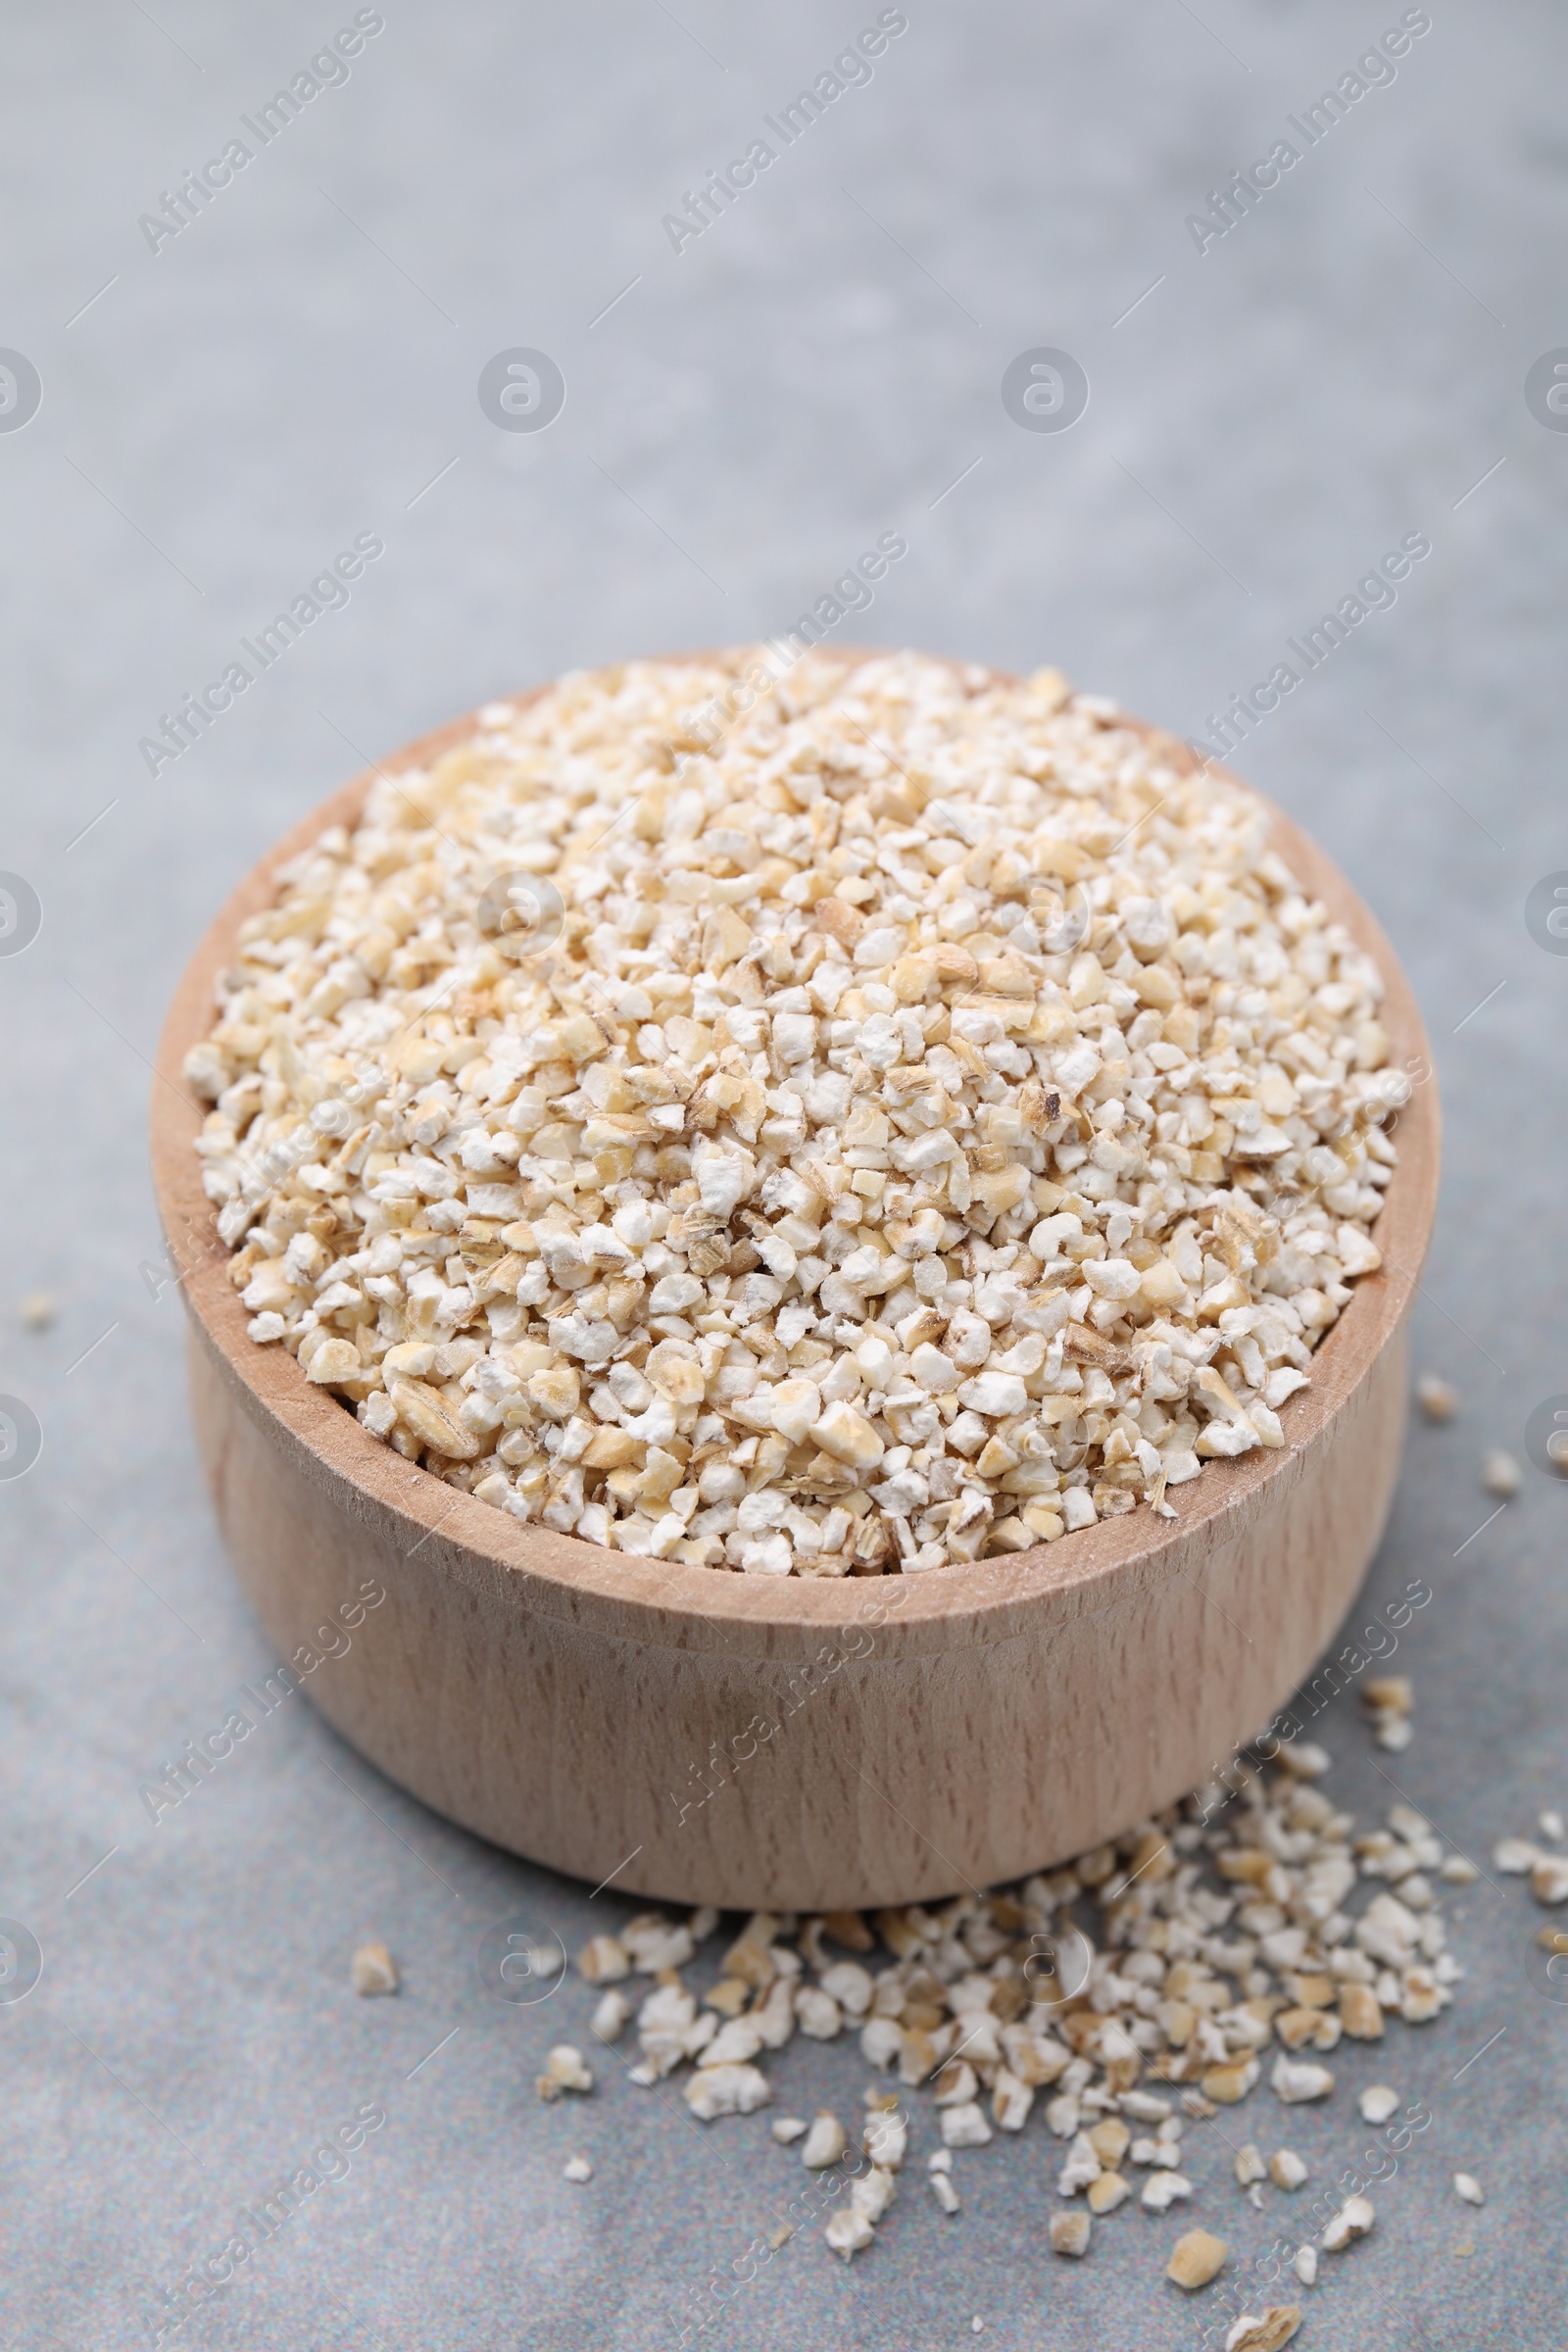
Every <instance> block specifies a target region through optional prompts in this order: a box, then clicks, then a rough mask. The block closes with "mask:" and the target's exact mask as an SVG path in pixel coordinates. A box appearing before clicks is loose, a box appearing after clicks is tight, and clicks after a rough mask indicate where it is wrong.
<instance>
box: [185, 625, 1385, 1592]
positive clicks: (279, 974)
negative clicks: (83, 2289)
mask: <svg viewBox="0 0 1568 2352" xmlns="http://www.w3.org/2000/svg"><path fill="white" fill-rule="evenodd" d="M779 666H780V664H779V662H778V660H777V657H776V656H773V657H764V656H763V655H761V654H756V653H754V654H747V653H741V654H736V655H733V656H726V657H721V658H715V659H711V660H705V661H700V662H689V663H688V662H682V663H675V662H631V663H627V664H625V665H623V666H619V667H615V668H612V669H606V670H600V671H591V672H575V673H573V674H571V675H569V676H567V677H565V678H564V679H562V680H561V681H560V683H559V684H557V685H556V686H554V687H553V688H551V689H550V690H549V691H548V692H547V693H545V694H544V695H542V696H541V697H540V698H539V699H538V700H537V701H535V702H533V703H531V704H529V705H527V706H526V707H525V708H515V707H514V706H512V705H510V704H496V705H492V706H490V707H488V708H487V709H486V710H485V711H482V712H481V714H480V720H479V724H478V727H477V729H476V731H475V732H474V734H473V735H472V737H471V738H470V739H469V740H468V741H467V742H466V743H465V744H464V745H463V746H462V747H461V748H459V749H457V750H454V751H451V752H449V753H447V754H446V755H445V756H444V757H443V758H441V759H439V760H436V761H435V762H434V764H433V765H432V766H431V767H430V768H429V769H428V770H425V771H417V772H415V771H404V772H403V773H401V774H400V775H398V776H396V777H391V776H386V777H383V778H381V779H380V780H379V781H378V782H376V783H375V784H374V786H373V787H372V789H371V791H370V793H369V796H368V801H367V804H366V808H365V813H364V816H363V819H362V821H361V822H360V824H359V825H358V826H357V827H356V828H355V829H354V831H353V832H349V831H347V830H345V829H344V828H343V827H341V826H340V827H337V828H334V829H333V830H331V831H330V832H327V833H325V834H324V835H323V836H322V837H321V838H320V839H319V841H318V842H317V843H316V844H315V845H314V846H313V848H312V849H311V850H310V851H308V852H307V853H306V854H305V855H304V856H302V857H301V858H297V859H295V860H294V861H293V863H292V864H291V865H290V866H288V867H287V868H286V869H285V870H284V871H283V872H282V873H281V874H280V876H279V881H278V896H277V901H276V904H275V905H274V906H273V907H270V909H269V910H268V911H267V912H265V913H263V914H259V915H256V916H254V917H252V918H251V919H250V920H249V921H248V922H246V923H245V924H244V925H243V926H242V929H241V933H240V937H239V943H238V948H237V952H236V960H235V963H234V965H233V967H232V968H231V969H230V970H228V971H227V972H225V973H224V974H223V975H222V977H221V985H220V990H219V998H220V1017H219V1019H218V1022H217V1025H216V1026H215V1028H214V1030H213V1033H212V1035H211V1037H210V1038H209V1039H208V1040H207V1041H206V1042H205V1043H204V1044H203V1045H201V1046H199V1047H197V1048H196V1049H195V1051H194V1052H193V1053H192V1054H190V1056H189V1057H188V1059H187V1064H186V1068H187V1074H188V1076H189V1077H190V1078H191V1079H192V1080H193V1082H194V1083H195V1084H196V1086H197V1087H198V1088H199V1089H200V1090H201V1092H202V1093H203V1094H204V1095H205V1096H206V1097H207V1099H208V1100H209V1101H211V1102H212V1103H213V1104H214V1108H213V1109H212V1111H211V1113H210V1115H209V1116H208V1118H207V1121H206V1125H205V1129H204V1131H203V1133H202V1135H201V1137H200V1139H199V1142H198V1145H197V1149H198V1151H199V1152H200V1153H201V1155H202V1158H203V1161H204V1163H205V1167H204V1173H205V1182H206V1187H207V1190H208V1193H209V1195H210V1197H211V1198H212V1200H213V1201H214V1202H215V1203H216V1204H217V1206H218V1209H219V1224H220V1230H221V1234H222V1236H223V1238H224V1240H225V1242H227V1243H228V1244H229V1245H230V1247H231V1248H232V1249H233V1250H234V1251H235V1257H234V1265H233V1272H234V1279H235V1282H236V1283H237V1284H238V1285H239V1286H240V1287H241V1290H242V1295H243V1298H244V1301H245V1304H246V1306H247V1307H248V1308H249V1309H250V1314H251V1320H250V1324H249V1329H250V1333H251V1336H252V1338H253V1339H255V1340H256V1341H257V1342H258V1343H259V1344H260V1345H263V1346H281V1347H284V1348H288V1349H290V1351H291V1352H293V1353H294V1354H296V1355H297V1356H298V1359H299V1362H300V1364H301V1366H302V1368H303V1369H304V1370H305V1372H306V1374H307V1376H308V1377H309V1379H311V1380H312V1381H314V1382H316V1383H318V1384H319V1386H321V1387H323V1388H325V1389H327V1390H329V1391H331V1392H333V1393H335V1394H336V1395H337V1396H339V1397H342V1398H344V1399H345V1400H346V1401H347V1402H348V1403H349V1404H350V1405H351V1406H352V1407H353V1409H354V1410H355V1411H356V1412H357V1413H358V1415H359V1417H360V1419H361V1421H362V1422H363V1423H364V1424H365V1426H366V1427H367V1428H368V1430H369V1431H370V1432H371V1433H372V1434H373V1435H374V1436H376V1437H377V1438H380V1439H383V1440H385V1441H386V1442H387V1443H388V1444H390V1445H392V1446H396V1447H397V1448H398V1450H399V1451H400V1452H402V1453H403V1454H405V1455H406V1456H408V1457H409V1458H410V1459H411V1460H415V1461H419V1462H422V1463H423V1464H424V1465H425V1466H426V1467H427V1468H429V1469H430V1470H432V1471H433V1472H435V1473H436V1474H437V1475H439V1476H440V1477H442V1478H444V1479H446V1480H448V1481H449V1482H450V1483H451V1484H452V1485H454V1486H457V1487H459V1488H463V1489H465V1490H467V1491H470V1492H472V1493H473V1494H475V1495H478V1496H479V1497H480V1498H481V1499H482V1500H483V1501H485V1502H489V1503H493V1504H496V1505H499V1506H500V1507H501V1508H503V1509H505V1510H508V1511H510V1512H512V1513H513V1514H514V1515H515V1517H517V1518H518V1519H521V1520H524V1521H529V1520H535V1521H540V1520H542V1521H543V1522H544V1523H545V1524H546V1525H548V1526H551V1527H555V1528H559V1529H563V1530H569V1531H575V1533H577V1534H578V1535H580V1536H582V1537H585V1538H586V1539H587V1540H589V1541H590V1542H593V1543H596V1544H607V1545H612V1546H614V1547H617V1548H619V1549H621V1550H626V1551H632V1552H640V1553H645V1554H652V1555H654V1556H655V1557H659V1558H673V1559H677V1560H682V1561H686V1562H690V1563H692V1564H695V1565H700V1566H708V1567H714V1568H722V1567H732V1568H737V1569H741V1570H744V1571H746V1572H748V1573H754V1574H764V1575H785V1574H788V1573H790V1572H791V1571H794V1572H796V1573H800V1574H812V1575H842V1574H844V1573H846V1572H848V1571H851V1570H855V1571H859V1572H863V1571H866V1570H876V1569H879V1568H882V1567H890V1568H891V1567H902V1568H904V1569H905V1570H910V1569H923V1568H928V1567H937V1566H942V1565H945V1564H947V1563H949V1562H953V1561H966V1560H972V1559H974V1558H976V1557H977V1556H979V1555H980V1554H982V1553H985V1552H996V1551H1007V1550H1015V1549H1019V1548H1022V1547H1024V1546H1026V1545H1029V1544H1036V1543H1040V1542H1048V1543H1049V1542H1052V1541H1054V1539H1056V1538H1057V1537H1059V1536H1060V1535H1062V1534H1063V1533H1064V1532H1066V1531H1070V1530H1073V1529H1076V1528H1081V1527H1085V1526H1087V1525H1089V1524H1091V1523H1092V1522H1093V1521H1095V1520H1096V1519H1097V1518H1101V1517H1104V1516H1106V1515H1107V1514H1110V1513H1114V1512H1120V1511H1127V1510H1131V1509H1133V1508H1135V1507H1136V1506H1137V1505H1138V1504H1139V1503H1145V1504H1148V1505H1149V1506H1150V1507H1152V1509H1154V1510H1155V1511H1160V1512H1166V1513H1168V1512H1169V1510H1170V1507H1171V1506H1170V1505H1169V1503H1168V1502H1167V1501H1166V1500H1165V1496H1166V1493H1167V1490H1168V1489H1169V1488H1171V1487H1174V1486H1177V1485H1179V1484H1181V1483H1182V1482H1183V1481H1185V1480H1188V1479H1192V1478H1195V1477H1197V1476H1198V1475H1199V1472H1200V1470H1201V1466H1202V1463H1203V1461H1204V1459H1205V1457H1209V1456H1216V1455H1217V1456H1234V1455H1238V1454H1241V1453H1244V1452H1248V1451H1250V1450H1251V1449H1252V1448H1254V1447H1258V1446H1263V1447H1277V1446H1281V1445H1282V1444H1283V1443H1284V1428H1283V1425H1282V1422H1281V1417H1280V1416H1281V1410H1282V1408H1283V1407H1285V1405H1286V1403H1287V1399H1288V1398H1289V1397H1291V1396H1292V1395H1293V1394H1294V1393H1295V1392H1296V1391H1297V1390H1299V1389H1300V1388H1302V1387H1303V1386H1304V1385H1305V1384H1306V1382H1307V1380H1308V1378H1309V1373H1310V1366H1311V1359H1312V1349H1313V1348H1314V1346H1315V1345H1316V1344H1317V1342H1318V1341H1319V1340H1320V1339H1321V1338H1322V1336H1323V1335H1324V1333H1325V1332H1326V1331H1327V1330H1328V1329H1329V1327H1330V1326H1331V1325H1332V1324H1333V1323H1334V1321H1335V1320H1336V1318H1337V1316H1338V1315H1339V1313H1340V1310H1341V1309H1342V1307H1343V1306H1344V1305H1345V1303H1346V1301H1347V1300H1348V1298H1349V1296H1350V1290H1349V1285H1350V1284H1351V1282H1352V1281H1353V1280H1354V1279H1355V1278H1356V1277H1357V1276H1358V1275H1361V1274H1365V1273H1367V1272H1370V1271H1371V1270H1372V1269H1374V1268H1375V1267H1376V1266H1377V1265H1378V1263H1379V1254H1378V1250H1377V1249H1376V1247H1375V1246H1374V1244H1373V1243H1372V1241H1371V1239H1370V1238H1369V1228H1370V1227H1371V1225H1372V1223H1373V1221H1374V1220H1375V1218H1376V1216H1377V1214H1378V1211H1379V1208H1380V1206H1381V1203H1382V1188H1383V1186H1384V1185H1385V1184H1386V1183H1387V1181H1388V1178H1389V1175H1390V1172H1391V1168H1392V1165H1393V1160H1394V1152H1393V1149H1392V1146H1391V1145H1390V1143H1389V1142H1388V1140H1387V1138H1386V1137H1385V1136H1384V1134H1383V1133H1382V1130H1381V1127H1380V1124H1379V1121H1380V1119H1381V1117H1382V1115H1383V1113H1384V1112H1385V1111H1386V1110H1387V1108H1388V1107H1389V1105H1390V1103H1392V1102H1394V1101H1396V1100H1397V1098H1398V1093H1399V1086H1398V1081H1397V1074H1396V1073H1394V1072H1392V1071H1391V1070H1390V1069H1389V1067H1388V1056H1389V1042H1388V1039H1387V1037H1386V1035H1385V1033H1384V1030H1383V1028H1382V1027H1381V1025H1380V1023H1379V1021H1378V1017H1377V1012H1378V1003H1379V999H1380V996H1381V993H1382V983H1381V980H1380V976H1379V974H1378V972H1377V970H1376V968H1375V966H1374V964H1373V963H1372V962H1371V960H1370V959H1369V958H1368V957H1367V956H1365V955H1363V954H1362V953H1361V952H1360V951H1359V950H1358V949H1357V948H1356V947H1355V946H1354V944H1353V942H1352V941H1351V939H1350V938H1349V937H1348V934H1347V933H1346V932H1345V931H1344V929H1343V928H1341V927H1340V926H1338V925H1336V924H1333V923H1331V922H1329V921H1328V920H1327V918H1326V915H1325V912H1324V909H1323V907H1321V906H1319V905H1315V904H1313V903H1311V902H1310V901H1309V900H1308V899H1307V898H1306V897H1305V895H1304V894H1303V892H1302V891H1301V890H1300V889H1299V887H1298V885H1297V883H1296V881H1295V880H1294V879H1293V877H1292V875H1291V873H1290V872H1289V870H1288V869H1287V867H1286V866H1285V865H1284V864H1283V863H1282V862H1281V861H1280V859H1279V858H1278V857H1276V856H1274V855H1272V854H1271V853H1270V852H1269V851H1268V850H1267V849H1266V847H1265V839H1266V833H1267V818H1266V814H1265V812H1264V811H1263V809H1261V808H1260V806H1259V805H1258V804H1257V803H1256V802H1255V801H1254V800H1253V799H1252V798H1251V796H1250V795H1249V794H1247V793H1245V792H1242V791H1240V790H1238V789H1236V788H1234V787H1232V786H1230V785H1227V784H1225V783H1222V782H1221V781H1219V780H1218V779H1216V778H1214V777H1213V776H1211V775H1205V774H1201V773H1199V774H1194V773H1189V772H1187V771H1186V767H1185V760H1184V755H1181V754H1180V753H1179V751H1178V748H1177V747H1176V746H1175V745H1173V744H1172V743H1171V742H1170V741H1169V739H1167V738H1163V737H1160V736H1157V735H1151V734H1147V733H1143V732H1140V731H1137V730H1135V729H1134V728H1133V727H1132V726H1131V725H1129V724H1128V723H1126V722H1124V721H1122V720H1121V719H1119V718H1118V717H1117V715H1116V713H1115V711H1114V710H1113V709H1112V708H1111V707H1110V706H1109V705H1108V704H1106V703H1103V702H1102V701H1099V700H1096V699H1094V698H1092V697H1088V696H1082V695H1078V696H1074V695H1073V694H1071V693H1070V692H1069V690H1068V688H1067V686H1066V685H1065V684H1064V682H1063V681H1062V679H1061V678H1060V677H1059V676H1058V675H1057V674H1056V673H1055V672H1054V671H1042V672H1040V673H1038V674H1037V675H1035V676H1034V677H1032V678H1029V679H1027V680H1024V681H1020V682H1014V683H1008V682H1005V681H1002V680H999V679H997V678H996V677H994V676H993V675H992V674H991V673H989V672H986V671H982V670H978V669H972V668H969V669H966V668H959V667H955V666H951V665H949V664H946V663H943V662H932V661H927V660H923V659H920V658H918V657H916V656H914V655H910V654H901V655H896V656H888V657H881V658H878V659H875V660H871V661H866V662H862V663H860V664H859V665H858V666H857V665H853V664H850V665H846V664H845V663H843V662H838V661H832V660H828V659H826V658H822V657H818V656H812V655H808V656H806V657H805V658H804V659H802V660H800V661H798V662H795V663H794V664H793V665H792V666H790V667H789V668H788V670H787V671H786V672H785V673H784V674H782V675H781V676H779V677H777V679H776V681H775V680H774V671H775V670H776V669H778V668H779ZM742 673H745V674H747V675H749V676H750V677H751V678H752V680H753V682H754V683H753V688H748V689H747V694H751V693H752V692H753V690H754V688H755V691H756V699H755V700H754V702H753V704H752V707H751V708H750V710H749V711H746V712H745V713H744V714H743V715H740V716H738V717H736V718H735V719H734V720H733V722H732V723H731V724H730V725H729V726H728V729H727V732H720V731H719V728H718V725H717V722H716V721H715V720H714V718H713V716H712V711H713V710H714V709H716V708H718V698H720V697H722V696H723V695H724V694H725V693H726V690H733V689H734V687H735V683H736V680H737V678H738V677H739V676H740V675H742ZM746 699H747V697H746V695H741V696H736V695H735V694H734V693H733V692H731V694H730V701H731V704H733V703H734V702H735V701H736V700H740V701H745V700H746ZM703 706H709V710H708V713H707V715H705V716H704V717H702V718H700V719H699V718H696V717H694V715H693V714H694V712H696V711H699V710H700V709H701V707H703Z"/></svg>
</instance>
